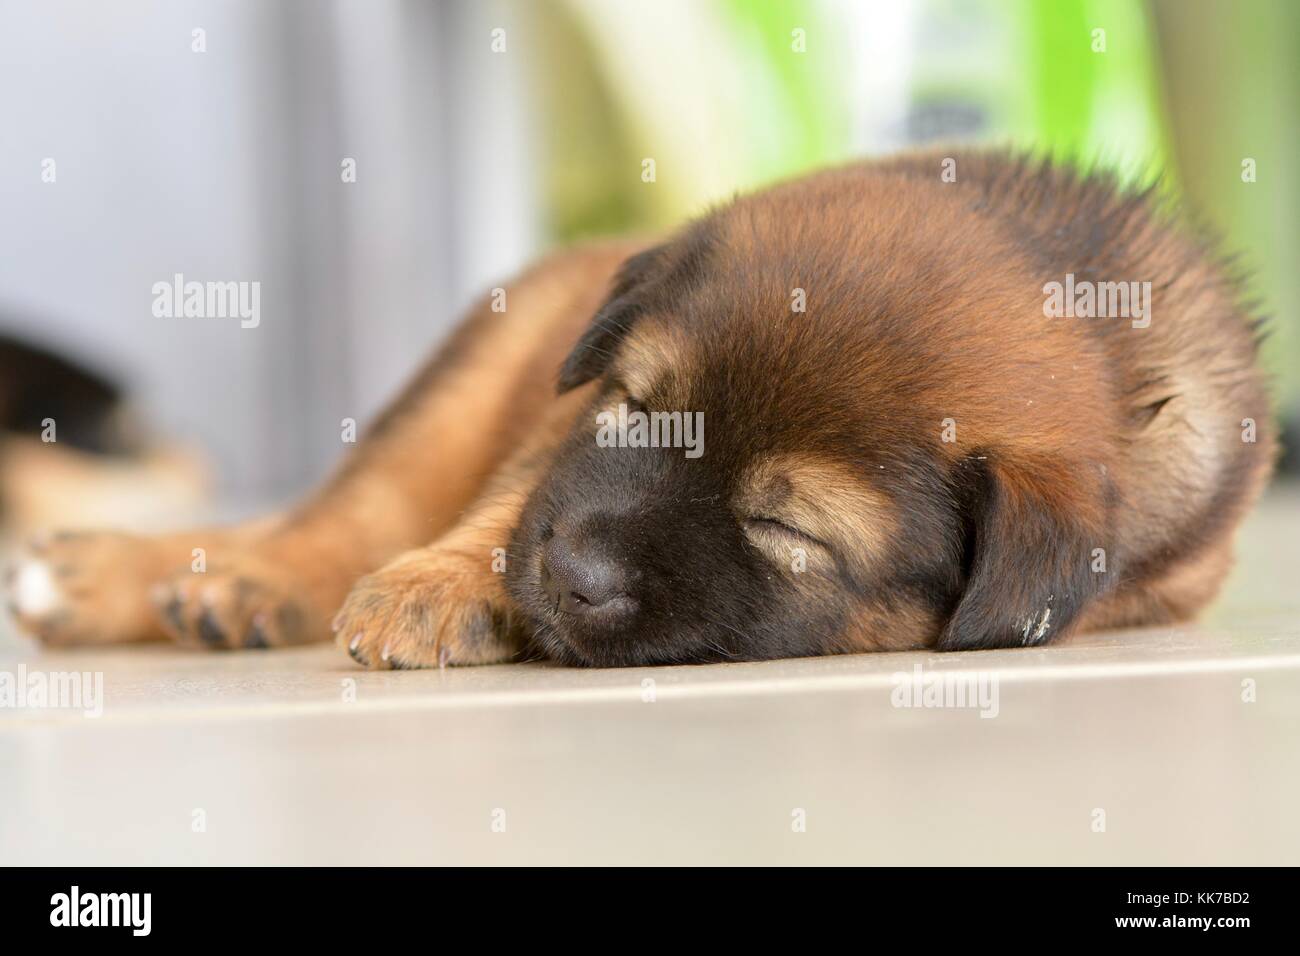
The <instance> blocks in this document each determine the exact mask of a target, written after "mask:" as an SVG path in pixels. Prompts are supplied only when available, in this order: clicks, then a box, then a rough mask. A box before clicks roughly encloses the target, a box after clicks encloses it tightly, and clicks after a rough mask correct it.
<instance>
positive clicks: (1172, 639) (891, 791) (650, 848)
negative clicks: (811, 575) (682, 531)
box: [0, 491, 1300, 864]
mask: <svg viewBox="0 0 1300 956" xmlns="http://www.w3.org/2000/svg"><path fill="white" fill-rule="evenodd" d="M1241 552H1242V557H1241V562H1240V564H1239V566H1238V568H1237V570H1236V572H1235V573H1234V577H1233V580H1232V582H1231V584H1230V586H1229V588H1228V590H1227V592H1226V593H1225V596H1224V598H1223V599H1222V601H1221V602H1220V603H1219V605H1218V606H1217V607H1216V609H1215V610H1214V612H1213V613H1212V614H1211V615H1209V616H1208V618H1207V620H1206V622H1205V623H1203V624H1201V625H1197V626H1194V627H1192V626H1189V627H1180V628H1174V629H1162V630H1149V631H1137V632H1128V633H1115V634H1107V635H1091V636H1086V637H1083V638H1079V639H1076V640H1074V641H1072V642H1071V643H1069V644H1068V645H1065V646H1060V647H1049V648H1041V649H1026V650H1008V651H993V652H980V653H968V654H954V655H947V656H938V655H932V654H923V653H916V654H889V655H872V656H867V655H864V656H857V657H842V658H828V659H818V660H799V661H782V662H773V663H762V664H733V665H718V666H709V667H691V668H659V669H640V670H606V671H578V670H567V669H561V668H555V667H548V666H542V665H505V666H498V667H484V668H471V669H463V670H447V671H442V672H439V671H421V672H392V673H376V674H369V673H363V672H361V671H359V670H358V669H356V668H355V667H354V666H353V665H352V664H351V662H350V661H348V660H347V659H346V657H341V656H340V655H339V654H338V653H337V652H336V651H334V650H333V649H332V648H326V647H321V648H311V649H306V650H294V651H282V652H249V653H237V654H220V655H205V654H201V653H197V652H187V651H183V650H180V649H174V648H170V647H161V646H158V647H149V648H124V649H114V650H112V651H95V652H91V651H85V652H62V653H58V654H55V653H50V652H41V651H40V650H39V649H37V648H36V647H35V646H34V645H33V644H31V643H30V642H28V641H26V640H24V639H20V638H17V637H16V636H14V635H12V634H9V635H7V636H4V635H0V679H3V675H4V674H6V673H8V674H10V675H13V678H17V677H19V676H24V677H26V679H27V680H28V681H29V682H31V681H32V680H33V676H32V675H35V678H34V679H35V681H36V683H37V684H41V683H42V682H43V683H44V684H45V685H49V683H50V681H52V680H54V679H55V677H56V676H58V675H67V674H69V673H71V672H77V673H83V672H84V673H86V674H89V675H90V676H89V677H88V678H87V679H86V684H85V686H84V687H83V688H81V690H82V695H81V697H80V698H79V700H78V703H79V704H80V705H81V708H80V709H52V708H50V707H48V706H45V707H42V706H39V702H37V703H38V705H37V706H33V705H32V702H31V701H28V702H27V706H25V707H17V706H13V703H14V702H10V705H9V706H0V862H2V863H68V864H107V863H127V864H131V863H218V864H231V863H257V864H273V863H366V864H370V863H470V864H491V863H560V864H568V863H573V864H576V863H627V864H638V863H649V864H666V863H738V864H747V863H801V864H803V863H895V864H927V863H1047V864H1052V863H1085V864H1105V863H1125V864H1127V863H1147V864H1160V863H1167V864H1191V863H1214V864H1218V863H1290V864H1297V863H1300V813H1298V812H1297V809H1298V808H1300V588H1297V586H1296V585H1297V578H1298V577H1300V574H1298V572H1297V566H1298V563H1297V557H1298V556H1300V496H1298V495H1297V494H1296V493H1295V492H1294V491H1285V492H1282V493H1276V494H1274V495H1273V496H1272V497H1270V498H1269V499H1268V500H1267V502H1266V503H1265V505H1264V507H1263V508H1262V509H1261V510H1260V512H1258V513H1257V514H1256V515H1255V516H1254V517H1252V519H1251V520H1250V522H1249V524H1248V526H1247V527H1246V528H1245V529H1244V533H1243V537H1242V539H1241ZM96 674H100V675H102V681H103V686H102V694H101V695H99V696H98V697H96V696H95V695H94V693H93V690H94V687H95V680H96V678H95V675H96ZM11 679H12V678H11ZM60 679H63V678H60ZM69 679H70V678H69ZM936 704H938V705H944V706H936ZM962 704H964V706H958V705H962ZM86 709H90V710H92V711H94V710H101V709H102V714H101V715H100V716H97V717H96V716H86V715H85V714H84V713H83V711H84V710H86Z"/></svg>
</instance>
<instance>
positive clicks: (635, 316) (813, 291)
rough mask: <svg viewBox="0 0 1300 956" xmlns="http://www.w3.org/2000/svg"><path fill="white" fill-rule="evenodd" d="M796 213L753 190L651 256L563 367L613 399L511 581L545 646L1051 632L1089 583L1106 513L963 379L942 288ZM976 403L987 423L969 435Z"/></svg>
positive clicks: (569, 446)
mask: <svg viewBox="0 0 1300 956" xmlns="http://www.w3.org/2000/svg"><path fill="white" fill-rule="evenodd" d="M795 221H798V220H797V219H796V220H795ZM779 226H780V219H779V217H773V216H772V215H771V214H770V213H769V211H768V210H767V209H766V208H764V207H762V206H759V207H758V208H752V207H751V208H748V209H746V207H744V206H741V207H740V210H739V212H737V211H736V209H735V208H733V209H731V210H730V211H729V213H728V214H727V215H725V216H724V215H722V214H715V216H714V217H712V218H710V219H707V220H704V221H703V222H701V223H699V224H697V225H695V226H694V227H692V228H691V229H689V230H688V231H686V232H685V233H684V234H682V235H681V236H679V237H678V238H676V239H675V240H673V241H671V242H669V243H667V244H665V245H663V246H658V247H655V248H652V249H649V250H647V251H645V252H642V253H641V254H639V255H637V256H634V257H633V258H632V259H630V260H629V261H628V262H626V263H625V265H624V266H623V268H622V270H621V272H620V273H619V275H618V276H617V278H616V280H615V282H614V286H613V289H612V291H611V294H610V297H609V299H608V301H607V302H606V303H605V305H604V307H603V308H602V309H601V310H600V311H599V312H598V314H597V315H596V316H595V318H594V320H593V321H592V323H591V325H590V327H589V329H588V330H587V331H586V333H585V334H584V335H583V336H582V338H581V340H580V341H579V342H578V344H577V346H576V347H575V348H574V350H573V352H572V353H571V354H570V356H569V358H568V359H567V361H566V362H565V364H564V367H563V368H562V370H561V373H560V389H561V390H562V391H567V390H571V389H574V388H577V387H579V386H583V385H588V384H589V383H591V384H590V387H591V389H592V390H593V394H594V397H593V399H592V401H591V403H590V405H589V406H588V408H587V410H586V411H585V412H584V413H583V414H581V415H580V416H579V417H578V420H577V422H576V424H575V426H574V428H573V430H572V432H571V434H570V435H569V437H568V438H567V440H566V442H565V444H564V446H563V447H562V448H561V450H560V452H559V454H558V455H557V456H556V458H555V463H554V465H553V466H552V468H551V470H550V472H549V474H547V475H546V477H545V478H544V480H543V481H542V482H541V484H540V485H539V487H538V488H537V489H536V491H535V492H534V493H533V495H532V496H531V498H530V500H529V502H528V504H527V506H526V508H525V510H524V514H523V517H522V519H521V521H520V523H519V525H518V527H517V528H516V531H515V535H514V539H513V541H512V546H511V555H512V560H511V563H510V569H509V572H508V578H507V580H508V586H509V588H510V591H511V593H512V596H513V597H514V599H515V601H516V603H517V604H518V605H519V606H520V607H521V608H522V609H523V610H524V611H525V612H526V614H527V615H528V616H529V617H530V618H531V623H532V625H533V627H532V630H533V632H534V633H535V635H536V639H537V640H538V641H539V642H540V644H541V645H542V648H543V649H544V651H545V652H546V653H547V654H548V655H550V656H552V657H554V658H557V659H560V660H563V661H566V662H569V663H578V664H588V665H595V666H618V665H629V664H656V663H682V662H704V661H727V660H754V659H765V658H778V657H795V656H809V655H817V654H827V653H837V652H843V651H850V650H870V649H895V648H897V649H901V648H913V647H922V646H933V645H935V644H938V645H939V646H942V647H984V646H998V645H1004V644H1013V643H1014V644H1020V643H1032V642H1038V641H1041V640H1045V639H1047V638H1049V637H1052V636H1055V634H1056V633H1058V631H1059V630H1060V629H1062V628H1063V627H1065V626H1068V623H1069V621H1070V619H1071V617H1072V616H1073V614H1074V612H1075V610H1076V608H1077V607H1078V606H1079V604H1080V603H1081V602H1082V601H1083V600H1084V598H1085V597H1086V594H1087V592H1088V590H1089V589H1090V587H1091V582H1090V581H1088V580H1087V577H1088V574H1087V572H1088V568H1087V563H1086V555H1087V553H1088V549H1087V545H1088V543H1089V540H1090V539H1089V535H1088V532H1087V530H1086V527H1087V524H1086V523H1087V521H1088V519H1089V516H1090V512H1089V509H1088V506H1083V505H1078V504H1077V503H1076V502H1073V501H1072V500H1071V499H1070V492H1069V486H1071V482H1070V481H1069V480H1065V484H1064V485H1060V484H1056V483H1055V482H1057V479H1061V478H1062V476H1061V475H1058V474H1056V473H1055V472H1054V471H1053V470H1052V467H1051V466H1050V465H1049V464H1048V463H1047V462H1046V461H1045V460H1037V459H1035V458H1034V455H1033V449H1032V448H1029V449H1028V451H1026V448H1025V447H1024V446H1023V445H1022V446H1020V447H1018V448H1015V449H1012V448H1010V447H1004V446H1003V445H1000V444H999V443H998V442H997V441H996V440H994V439H993V436H995V434H996V432H997V428H996V423H997V421H998V420H999V419H998V415H996V414H986V415H983V416H981V415H980V414H979V413H978V411H976V410H972V409H971V408H970V407H969V406H970V404H971V403H972V402H973V403H974V404H975V405H977V406H978V404H979V402H980V401H981V400H984V401H985V402H986V403H988V402H989V401H990V398H989V397H988V396H985V397H984V398H983V399H981V396H980V394H979V393H980V389H979V388H978V387H975V388H973V389H972V388H971V387H966V388H964V390H963V386H962V385H961V384H960V381H958V382H957V384H956V391H954V380H961V381H966V380H969V379H970V378H971V376H972V375H974V376H975V377H976V378H978V375H979V374H980V373H981V372H987V371H988V368H987V366H984V367H981V366H983V364H984V359H982V357H981V356H980V355H979V354H971V353H970V350H969V349H962V348H957V349H954V347H953V343H952V342H951V341H947V342H945V341H936V340H933V339H932V338H929V339H928V338H927V337H926V335H925V334H923V332H921V331H918V326H917V324H916V321H917V317H918V314H919V313H920V312H922V311H926V310H933V308H934V306H935V303H934V295H935V290H934V288H933V287H931V288H930V289H928V290H927V289H923V288H920V287H918V286H917V285H916V284H912V285H909V284H908V283H907V282H906V281H903V282H900V281H899V277H898V276H897V275H896V274H890V273H891V272H893V273H896V272H897V267H896V265H890V266H888V267H887V268H872V267H871V266H870V265H869V264H868V263H867V262H866V261H865V260H863V259H849V258H846V256H845V253H846V250H845V249H844V248H843V246H842V243H839V242H837V241H836V240H835V238H834V237H830V238H817V237H815V236H811V235H805V236H790V235H788V230H783V229H782V228H779ZM863 251H864V252H865V251H866V250H863ZM920 268H925V266H924V265H922V266H920ZM1029 304H1030V305H1032V304H1033V303H1032V301H1031V302H1030V303H1029ZM923 325H924V323H921V326H920V327H922V328H923ZM1004 347H1005V343H998V344H996V346H994V347H991V348H989V349H987V350H986V351H988V352H989V355H988V357H987V361H992V360H993V357H994V355H995V353H997V351H998V350H1000V349H1002V348H1004ZM976 351H978V350H976ZM957 353H960V355H959V357H955V355H956V354H957ZM963 395H964V398H965V399H966V400H967V401H966V405H965V406H963V410H964V411H965V413H966V415H967V417H966V419H965V422H966V424H967V425H968V431H969V432H970V434H969V436H963V437H964V438H966V437H968V438H969V440H967V441H966V442H965V443H964V444H957V443H947V442H945V441H944V440H943V428H944V425H943V422H944V420H945V418H949V417H952V416H955V415H959V414H960V413H959V412H958V410H957V409H956V408H955V407H954V405H953V403H954V402H955V401H957V400H958V399H960V398H962V397H963ZM997 398H998V396H997V395H994V396H992V400H993V402H994V403H996V399H997ZM1039 424H1040V425H1041V424H1042V423H1041V422H1040V423H1039ZM1002 425H1003V427H1004V428H1005V427H1007V423H1006V422H1002ZM972 441H974V442H975V444H972V443H971V442H972ZM985 441H987V442H988V443H987V444H983V442H985ZM954 445H956V447H954ZM1048 488H1052V489H1053V490H1052V491H1051V492H1050V493H1049V492H1048V490H1047V489H1048Z"/></svg>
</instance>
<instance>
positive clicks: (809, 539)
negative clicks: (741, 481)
mask: <svg viewBox="0 0 1300 956" xmlns="http://www.w3.org/2000/svg"><path fill="white" fill-rule="evenodd" d="M741 523H742V524H743V525H744V527H745V530H747V531H749V530H753V531H757V532H759V533H762V532H768V533H772V534H778V535H781V536H782V537H785V538H791V539H797V540H799V541H803V542H806V543H808V544H815V545H817V546H818V547H819V548H829V545H827V544H826V542H824V541H822V540H821V539H819V538H814V537H813V536H812V535H810V534H808V532H806V531H801V530H800V529H798V528H796V527H794V526H793V525H788V524H786V523H785V522H784V521H781V520H780V519H778V518H770V517H767V516H766V515H750V516H749V517H748V518H745V519H743V521H742V522H741Z"/></svg>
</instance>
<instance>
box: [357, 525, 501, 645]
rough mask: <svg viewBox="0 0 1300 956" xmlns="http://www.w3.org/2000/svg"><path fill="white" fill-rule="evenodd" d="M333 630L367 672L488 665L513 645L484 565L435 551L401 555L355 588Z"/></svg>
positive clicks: (494, 581)
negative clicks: (456, 665) (386, 669)
mask: <svg viewBox="0 0 1300 956" xmlns="http://www.w3.org/2000/svg"><path fill="white" fill-rule="evenodd" d="M334 630H335V633H336V635H337V641H338V644H339V646H340V647H342V648H344V649H345V650H347V652H348V653H349V654H350V655H351V656H352V658H353V659H354V660H356V661H357V662H358V663H359V664H362V665H364V666H366V667H369V668H372V669H382V668H398V669H402V668H417V667H446V666H447V665H448V664H495V663H499V662H501V661H507V660H510V659H511V658H512V657H514V656H515V654H516V652H517V650H518V646H519V644H518V641H517V640H515V639H514V636H513V634H512V626H511V615H510V613H509V608H508V605H507V604H506V599H505V596H504V593H503V592H502V589H501V585H500V582H499V581H498V580H497V579H496V576H495V575H493V573H492V572H491V570H490V569H489V568H488V567H487V565H486V563H485V564H484V565H483V566H481V567H480V566H479V564H478V563H477V562H475V561H474V559H473V558H472V557H470V556H468V555H465V554H462V553H460V552H455V551H450V550H443V549H439V548H437V547H432V548H423V549H421V550H418V551H408V552H407V553H406V554H404V555H402V556H401V557H399V558H397V559H396V560H395V561H393V562H392V563H390V564H388V565H386V566H384V567H382V568H380V569H379V570H378V571H376V572H375V573H373V574H369V575H367V576H366V577H364V578H362V579H361V580H360V581H358V582H357V583H356V585H355V586H354V587H353V588H352V591H351V593H350V594H349V595H348V596H347V599H346V600H345V601H344V602H343V608H342V610H340V611H339V613H338V615H337V616H336V617H335V619H334Z"/></svg>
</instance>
